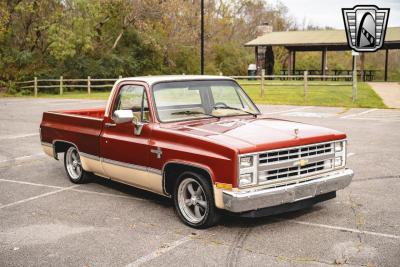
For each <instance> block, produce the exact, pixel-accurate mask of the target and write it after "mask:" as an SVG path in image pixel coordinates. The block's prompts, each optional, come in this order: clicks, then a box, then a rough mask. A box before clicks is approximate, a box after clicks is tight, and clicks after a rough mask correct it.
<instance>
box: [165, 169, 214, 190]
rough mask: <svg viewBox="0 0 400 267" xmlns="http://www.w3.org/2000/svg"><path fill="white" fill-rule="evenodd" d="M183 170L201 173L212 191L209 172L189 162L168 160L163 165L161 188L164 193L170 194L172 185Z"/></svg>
mask: <svg viewBox="0 0 400 267" xmlns="http://www.w3.org/2000/svg"><path fill="white" fill-rule="evenodd" d="M184 172H194V173H197V174H200V175H202V176H203V177H204V178H205V179H206V180H207V182H208V183H209V184H210V188H211V191H212V192H213V191H214V188H213V184H214V182H213V177H212V175H211V172H210V171H209V170H208V169H207V168H204V167H202V166H198V165H195V164H190V163H183V162H170V163H167V164H165V165H164V167H163V172H162V173H163V188H164V191H165V194H167V195H172V194H173V191H174V186H175V183H176V181H177V180H178V176H179V175H181V174H182V173H184Z"/></svg>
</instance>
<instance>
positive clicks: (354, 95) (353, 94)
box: [351, 56, 357, 102]
mask: <svg viewBox="0 0 400 267" xmlns="http://www.w3.org/2000/svg"><path fill="white" fill-rule="evenodd" d="M356 66H357V63H356V56H353V79H352V82H351V83H352V91H351V98H352V101H353V102H355V101H356V99H357V69H356Z"/></svg>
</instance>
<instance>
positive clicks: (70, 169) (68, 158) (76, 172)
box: [64, 146, 89, 184]
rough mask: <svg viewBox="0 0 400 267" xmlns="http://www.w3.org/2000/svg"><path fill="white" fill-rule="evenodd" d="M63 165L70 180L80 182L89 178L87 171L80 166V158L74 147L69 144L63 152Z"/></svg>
mask: <svg viewBox="0 0 400 267" xmlns="http://www.w3.org/2000/svg"><path fill="white" fill-rule="evenodd" d="M64 167H65V170H66V172H67V174H68V177H69V179H70V180H71V182H73V183H75V184H82V183H86V182H87V181H88V180H89V173H88V172H86V171H85V170H84V169H83V168H82V163H81V158H80V156H79V152H78V150H77V149H76V147H73V146H71V147H70V148H68V150H67V151H66V152H65V154H64Z"/></svg>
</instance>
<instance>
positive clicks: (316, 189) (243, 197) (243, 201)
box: [223, 169, 354, 212]
mask: <svg viewBox="0 0 400 267" xmlns="http://www.w3.org/2000/svg"><path fill="white" fill-rule="evenodd" d="M353 175H354V173H353V171H352V170H350V169H343V170H339V171H335V172H331V173H328V174H324V175H321V176H318V177H316V178H315V179H313V180H310V181H306V182H302V183H298V184H292V185H288V186H282V187H277V188H263V189H258V190H254V191H250V190H243V191H236V192H235V191H224V192H223V202H224V208H225V209H226V210H228V211H231V212H245V211H250V210H257V209H262V208H268V207H273V206H277V205H281V204H285V203H293V202H296V201H300V200H303V199H308V198H312V197H315V196H318V195H321V194H325V193H329V192H333V191H337V190H340V189H343V188H345V187H347V186H348V185H349V184H350V182H351V180H352V178H353Z"/></svg>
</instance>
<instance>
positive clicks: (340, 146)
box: [335, 141, 343, 152]
mask: <svg viewBox="0 0 400 267" xmlns="http://www.w3.org/2000/svg"><path fill="white" fill-rule="evenodd" d="M342 150H343V142H342V141H341V142H336V143H335V152H340V151H342Z"/></svg>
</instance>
